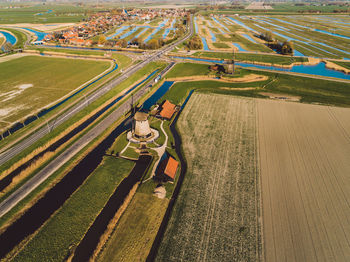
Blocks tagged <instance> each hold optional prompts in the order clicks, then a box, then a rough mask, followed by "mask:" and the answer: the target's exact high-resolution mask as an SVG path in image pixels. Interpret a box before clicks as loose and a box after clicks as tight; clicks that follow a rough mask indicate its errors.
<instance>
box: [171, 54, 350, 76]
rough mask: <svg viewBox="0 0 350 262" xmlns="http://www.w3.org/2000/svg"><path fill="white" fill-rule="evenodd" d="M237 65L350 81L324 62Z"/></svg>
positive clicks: (237, 63)
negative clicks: (282, 64) (287, 66)
mask: <svg viewBox="0 0 350 262" xmlns="http://www.w3.org/2000/svg"><path fill="white" fill-rule="evenodd" d="M175 58H179V59H187V60H194V61H202V62H209V63H218V64H223V61H222V60H211V59H204V58H194V57H180V56H176V57H175ZM235 65H237V66H241V67H247V68H255V69H267V70H272V71H276V72H278V71H279V72H292V73H303V74H308V75H312V76H326V77H334V78H338V79H345V80H350V75H348V74H345V73H343V72H340V71H336V70H332V69H328V68H326V65H325V63H323V62H321V63H319V64H317V65H294V66H292V68H281V67H277V66H264V65H256V64H252V63H242V62H236V63H235Z"/></svg>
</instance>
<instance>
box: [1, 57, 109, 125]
mask: <svg viewBox="0 0 350 262" xmlns="http://www.w3.org/2000/svg"><path fill="white" fill-rule="evenodd" d="M68 61H69V62H68ZM110 66H111V64H110V63H109V62H105V61H92V60H80V59H70V60H67V59H64V58H48V57H41V56H24V57H20V58H17V59H13V60H11V61H6V62H2V63H0V87H1V93H0V97H1V102H0V129H5V128H8V127H10V126H11V125H12V124H13V123H15V122H17V121H19V120H21V119H23V118H25V117H26V116H28V115H30V114H35V113H38V111H39V110H40V109H41V108H43V107H45V106H47V105H49V104H50V103H53V102H55V101H57V100H59V99H61V98H62V97H64V96H65V95H67V94H68V93H70V92H71V91H72V90H74V89H76V88H78V87H79V86H80V85H82V84H84V83H85V82H87V81H89V80H91V79H92V78H94V77H95V76H97V75H99V74H101V73H102V72H104V71H105V70H107V69H108V68H109V67H110Z"/></svg>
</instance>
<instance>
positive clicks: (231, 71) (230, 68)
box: [226, 49, 235, 75]
mask: <svg viewBox="0 0 350 262" xmlns="http://www.w3.org/2000/svg"><path fill="white" fill-rule="evenodd" d="M226 64H227V73H228V74H231V75H233V74H234V73H235V50H234V49H233V53H232V59H231V60H229V61H227V63H226Z"/></svg>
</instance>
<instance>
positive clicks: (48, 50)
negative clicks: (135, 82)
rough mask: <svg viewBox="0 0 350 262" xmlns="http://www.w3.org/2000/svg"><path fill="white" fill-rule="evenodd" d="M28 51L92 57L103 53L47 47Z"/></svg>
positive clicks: (32, 47) (32, 48) (31, 48)
mask: <svg viewBox="0 0 350 262" xmlns="http://www.w3.org/2000/svg"><path fill="white" fill-rule="evenodd" d="M29 49H30V50H37V51H40V52H41V53H45V52H56V53H65V54H74V55H94V56H103V55H104V54H105V52H103V51H93V50H91V51H89V50H77V49H67V48H49V47H34V46H31V47H29Z"/></svg>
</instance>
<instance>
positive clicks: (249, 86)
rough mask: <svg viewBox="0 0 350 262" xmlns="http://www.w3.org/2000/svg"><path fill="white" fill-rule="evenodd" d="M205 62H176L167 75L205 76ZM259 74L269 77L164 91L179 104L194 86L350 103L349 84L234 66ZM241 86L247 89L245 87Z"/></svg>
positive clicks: (180, 84) (204, 89) (197, 83)
mask: <svg viewBox="0 0 350 262" xmlns="http://www.w3.org/2000/svg"><path fill="white" fill-rule="evenodd" d="M207 73H208V65H206V64H193V63H178V64H176V65H175V66H174V68H173V69H172V71H170V72H169V73H168V74H167V76H168V77H176V76H192V75H206V74H207ZM251 73H254V74H261V75H266V76H268V77H269V80H267V81H260V82H251V83H223V82H219V81H215V80H212V81H192V82H177V83H175V84H174V85H173V86H172V87H171V89H170V90H169V91H168V92H167V93H166V94H165V96H164V99H169V100H170V101H173V102H174V103H177V104H180V103H182V102H183V101H184V99H185V98H186V96H187V95H188V93H189V92H190V91H191V90H193V89H195V90H198V91H202V92H215V93H221V94H233V95H241V96H251V97H262V96H261V94H260V93H261V92H271V93H274V94H287V95H291V96H299V97H300V101H301V102H305V103H321V104H325V105H337V106H345V107H349V106H350V99H349V97H350V88H349V87H350V85H349V84H346V83H341V82H333V81H327V80H322V79H312V78H306V77H299V76H293V75H285V74H278V73H267V72H261V71H260V72H259V71H254V70H248V69H239V71H238V69H237V74H239V75H246V74H251ZM243 88H246V90H244V89H243Z"/></svg>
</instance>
